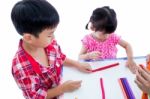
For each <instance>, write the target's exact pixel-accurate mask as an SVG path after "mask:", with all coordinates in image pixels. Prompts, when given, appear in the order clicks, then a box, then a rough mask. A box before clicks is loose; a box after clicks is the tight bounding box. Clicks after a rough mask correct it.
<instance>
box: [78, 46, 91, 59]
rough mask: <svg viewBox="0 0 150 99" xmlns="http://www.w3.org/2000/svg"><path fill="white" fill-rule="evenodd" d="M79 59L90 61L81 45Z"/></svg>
mask: <svg viewBox="0 0 150 99" xmlns="http://www.w3.org/2000/svg"><path fill="white" fill-rule="evenodd" d="M79 59H81V60H82V59H83V60H88V59H90V57H89V53H87V49H86V48H85V47H84V46H83V45H82V48H81V50H80V53H79Z"/></svg>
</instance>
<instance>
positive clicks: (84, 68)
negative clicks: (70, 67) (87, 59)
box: [77, 63, 91, 73]
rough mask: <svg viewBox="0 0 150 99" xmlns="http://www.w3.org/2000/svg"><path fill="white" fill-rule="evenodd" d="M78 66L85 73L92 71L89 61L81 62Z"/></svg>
mask: <svg viewBox="0 0 150 99" xmlns="http://www.w3.org/2000/svg"><path fill="white" fill-rule="evenodd" d="M77 68H78V69H79V70H80V71H82V72H85V73H90V72H91V66H90V64H88V63H79V64H78V67H77Z"/></svg>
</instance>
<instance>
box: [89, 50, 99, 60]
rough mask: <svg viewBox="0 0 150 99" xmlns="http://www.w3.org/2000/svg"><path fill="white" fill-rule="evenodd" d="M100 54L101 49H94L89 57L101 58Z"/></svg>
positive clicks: (93, 58)
mask: <svg viewBox="0 0 150 99" xmlns="http://www.w3.org/2000/svg"><path fill="white" fill-rule="evenodd" d="M100 55H101V53H100V52H99V51H93V52H90V53H88V57H89V59H92V60H97V59H99V57H100Z"/></svg>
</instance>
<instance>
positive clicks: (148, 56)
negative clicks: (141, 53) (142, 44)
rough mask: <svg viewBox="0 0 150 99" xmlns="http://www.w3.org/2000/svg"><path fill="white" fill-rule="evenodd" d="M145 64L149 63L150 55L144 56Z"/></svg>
mask: <svg viewBox="0 0 150 99" xmlns="http://www.w3.org/2000/svg"><path fill="white" fill-rule="evenodd" d="M146 62H147V63H149V62H150V54H148V55H147V56H146Z"/></svg>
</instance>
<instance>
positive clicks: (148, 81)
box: [135, 67, 150, 93]
mask: <svg viewBox="0 0 150 99" xmlns="http://www.w3.org/2000/svg"><path fill="white" fill-rule="evenodd" d="M135 83H136V84H137V85H138V87H139V88H140V89H141V90H142V91H144V92H145V93H150V71H148V70H147V69H146V68H141V67H138V70H137V72H136V79H135Z"/></svg>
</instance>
